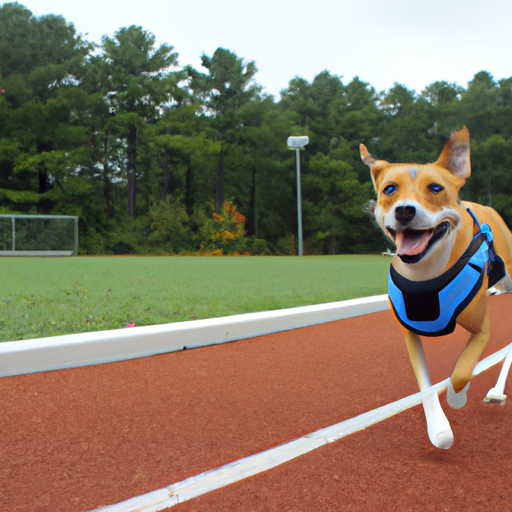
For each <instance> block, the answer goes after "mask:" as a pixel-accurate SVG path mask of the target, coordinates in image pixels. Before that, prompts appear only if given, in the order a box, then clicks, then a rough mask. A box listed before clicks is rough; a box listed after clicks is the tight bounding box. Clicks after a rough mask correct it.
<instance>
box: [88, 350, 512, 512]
mask: <svg viewBox="0 0 512 512" xmlns="http://www.w3.org/2000/svg"><path fill="white" fill-rule="evenodd" d="M510 350H512V343H511V344H509V345H507V346H506V347H504V348H502V349H501V350H499V351H498V352H495V353H494V354H491V355H490V356H488V357H486V358H485V359H484V360H482V361H480V362H479V363H478V364H477V365H476V367H475V370H474V372H473V375H474V376H476V375H479V374H480V373H482V372H484V371H485V370H488V369H489V368H491V367H492V366H494V365H496V364H498V363H499V362H500V361H502V360H503V359H504V358H505V357H506V355H507V353H508V352H509V351H510ZM449 382H450V379H445V380H443V381H441V382H438V383H437V384H435V385H434V386H432V387H431V388H429V390H427V391H433V392H434V391H435V392H437V393H441V392H442V391H444V390H445V389H446V388H447V387H448V383H449ZM420 403H421V393H416V394H414V395H410V396H408V397H406V398H402V399H400V400H397V401H396V402H392V403H390V404H387V405H384V406H382V407H379V408H377V409H374V410H372V411H368V412H365V413H363V414H360V415H359V416H355V417H354V418H350V419H348V420H345V421H342V422H340V423H337V424H335V425H332V426H330V427H327V428H323V429H321V430H317V431H316V432H313V433H311V434H307V435H305V436H303V437H300V438H299V439H295V440H294V441H290V442H288V443H285V444H282V445H280V446H276V447H275V448H271V449H269V450H266V451H263V452H260V453H256V454H254V455H251V456H249V457H245V458H243V459H240V460H237V461H235V462H231V463H230V464H226V465H225V466H220V467H218V468H215V469H212V470H210V471H206V472H204V473H200V474H199V475H196V476H193V477H190V478H187V479H186V480H182V481H181V482H177V483H175V484H172V485H169V486H168V487H163V488H162V489H158V490H156V491H152V492H149V493H147V494H143V495H141V496H137V497H135V498H131V499H129V500H126V501H123V502H121V503H117V504H115V505H109V506H106V507H103V508H99V509H95V512H157V511H159V510H163V509H165V508H170V507H172V506H174V505H177V504H178V503H183V502H184V501H188V500H190V499H192V498H196V497H198V496H201V495H202V494H206V493H207V492H210V491H214V490H216V489H220V488H222V487H225V486H227V485H229V484H232V483H235V482H239V481H240V480H243V479H244V478H247V477H250V476H254V475H257V474H258V473H262V472H263V471H267V470H268V469H271V468H275V467H277V466H279V465H281V464H284V463H285V462H288V461H290V460H292V459H295V458H296V457H299V456H301V455H304V454H306V453H308V452H310V451H313V450H315V449H316V448H320V447H321V446H323V445H325V444H328V443H332V442H334V441H337V440H338V439H341V438H343V437H345V436H348V435H350V434H353V433H355V432H358V431H359V430H363V429H365V428H367V427H369V426H371V425H374V424H375V423H378V422H380V421H383V420H385V419H387V418H390V417H391V416H394V415H396V414H399V413H401V412H403V411H405V410H407V409H410V408H411V407H415V406H416V405H419V404H420Z"/></svg>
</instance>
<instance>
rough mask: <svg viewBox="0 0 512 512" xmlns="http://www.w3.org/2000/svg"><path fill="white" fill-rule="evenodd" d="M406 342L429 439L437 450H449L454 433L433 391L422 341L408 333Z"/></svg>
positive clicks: (406, 333) (415, 335)
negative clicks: (419, 392) (419, 393)
mask: <svg viewBox="0 0 512 512" xmlns="http://www.w3.org/2000/svg"><path fill="white" fill-rule="evenodd" d="M405 342H406V344H407V350H408V351H409V357H410V359H411V363H412V367H413V370H414V375H415V376H416V380H417V381H418V386H419V388H420V391H421V400H422V402H423V410H424V411H425V418H426V420H427V432H428V437H429V439H430V442H431V443H432V444H433V445H434V446H435V447H436V448H441V449H443V450H447V449H448V448H450V447H451V446H452V444H453V432H452V429H451V427H450V423H449V421H448V418H447V417H446V415H445V414H444V411H443V409H442V407H441V403H440V402H439V396H438V394H437V392H436V391H432V389H431V382H430V375H429V373H428V368H427V362H426V360H425V353H424V351H423V345H422V343H421V339H420V337H419V336H418V335H417V334H414V333H412V332H410V331H406V332H405Z"/></svg>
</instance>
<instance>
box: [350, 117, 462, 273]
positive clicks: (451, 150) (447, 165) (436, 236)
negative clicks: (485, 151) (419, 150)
mask: <svg viewBox="0 0 512 512" xmlns="http://www.w3.org/2000/svg"><path fill="white" fill-rule="evenodd" d="M360 151H361V158H362V160H363V162H364V163H365V164H366V165H368V167H370V169H371V174H372V180H373V184H374V187H375V191H376V192H377V204H376V207H375V219H376V220H377V223H378V224H379V226H380V227H381V229H382V230H383V231H384V233H386V235H388V236H389V237H390V238H391V239H392V240H393V242H394V243H395V245H396V248H397V254H398V256H399V257H400V259H401V260H402V261H403V262H404V263H407V264H414V263H418V262H419V261H422V260H423V259H424V258H425V259H427V258H428V259H430V257H431V256H432V257H435V256H434V255H435V254H436V253H437V252H438V248H439V250H441V247H443V248H444V249H446V247H447V245H450V244H451V245H452V244H453V238H454V234H455V232H456V231H457V229H458V227H459V226H460V223H461V216H462V214H463V213H462V212H463V210H464V208H463V207H462V206H461V204H460V202H459V190H460V188H461V187H462V186H463V185H464V183H465V182H466V179H467V178H468V177H469V175H470V174H471V164H470V158H469V131H468V129H467V128H466V127H464V128H462V129H461V130H458V131H455V132H453V133H452V134H451V136H450V138H449V139H448V141H447V142H446V144H445V145H444V148H443V150H442V152H441V154H440V156H439V158H438V159H437V161H436V162H434V163H432V164H426V165H418V164H390V163H388V162H386V161H384V160H375V159H374V158H373V157H372V156H371V155H370V154H369V153H368V150H367V149H366V146H365V145H364V144H361V147H360ZM451 245H450V246H451Z"/></svg>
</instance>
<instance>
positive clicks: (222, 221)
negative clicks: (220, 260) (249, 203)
mask: <svg viewBox="0 0 512 512" xmlns="http://www.w3.org/2000/svg"><path fill="white" fill-rule="evenodd" d="M201 239H202V240H201V252H202V253H216V254H239V253H242V252H244V251H245V250H246V244H247V239H246V237H245V217H244V216H243V215H242V214H241V213H240V212H239V211H238V210H237V208H236V206H235V205H234V204H233V203H232V202H230V201H227V200H226V201H224V207H223V208H222V211H221V212H220V213H215V212H214V213H213V218H212V219H208V220H207V221H206V223H205V224H204V227H203V228H202V230H201Z"/></svg>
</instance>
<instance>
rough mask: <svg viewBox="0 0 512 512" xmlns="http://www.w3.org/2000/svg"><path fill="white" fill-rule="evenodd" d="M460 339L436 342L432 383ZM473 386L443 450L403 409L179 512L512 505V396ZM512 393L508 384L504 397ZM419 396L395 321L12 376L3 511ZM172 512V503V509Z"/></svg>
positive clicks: (105, 492) (490, 378)
mask: <svg viewBox="0 0 512 512" xmlns="http://www.w3.org/2000/svg"><path fill="white" fill-rule="evenodd" d="M490 303H491V322H492V324H491V325H492V341H491V343H490V345H489V348H488V350H487V352H486V354H488V353H491V352H494V351H495V350H497V349H499V348H501V347H502V346H504V345H506V344H508V343H510V342H511V341H512V336H511V335H510V332H511V329H510V327H511V326H512V318H511V314H510V312H511V311H512V296H500V297H492V298H491V299H490ZM466 340H467V334H466V333H465V332H464V331H462V330H456V332H455V333H454V334H452V335H450V336H449V337H445V338H441V339H436V340H427V341H426V343H425V344H426V353H427V358H428V361H429V366H430V368H431V373H432V378H433V381H434V382H437V381H438V380H441V379H443V378H445V377H447V376H448V375H449V374H450V372H451V369H452V368H453V365H454V363H455V361H456V359H457V357H458V355H459V354H460V351H461V350H462V348H463V347H464V345H465V343H466ZM498 371H499V367H494V368H493V369H491V370H489V371H488V372H486V373H485V374H483V375H481V376H478V377H476V378H475V379H473V381H472V383H471V389H470V391H469V400H468V405H467V406H466V407H465V408H464V409H462V410H459V411H454V410H451V409H450V408H449V407H448V406H447V405H446V402H445V399H444V396H443V397H442V399H441V402H442V404H443V406H444V408H445V411H446V413H447V415H448V417H449V420H450V422H451V424H452V428H453V430H454V433H455V444H454V446H453V447H452V448H451V449H450V450H448V451H440V450H437V449H436V448H434V447H432V446H431V445H430V443H429V441H428V438H427V434H426V427H425V421H424V417H423V412H422V409H421V408H420V407H416V408H414V409H411V410H409V411H406V412H405V413H402V414H400V415H399V416H395V417H393V418H391V419H388V420H386V421H384V422H382V423H379V424H377V425H375V426H372V427H370V428H368V429H366V430H364V431H362V432H359V433H357V434H354V435H351V436H349V437H346V438H344V439H342V440H340V441H337V442H335V443H333V444H330V445H326V446H325V447H323V448H320V449H318V450H315V451H314V452H312V453H309V454H307V455H304V456H302V457H300V458H298V459H296V460H294V461H291V462H289V463H287V464H283V465H282V466H279V467H278V468H275V469H273V470H271V471H268V472H265V473H262V474H260V475H257V476H254V477H252V478H249V479H246V480H243V481H241V482H239V483H237V484H233V485H230V486H228V487H226V488H223V489H220V490H218V491H214V492H211V493H208V494H205V495H203V496H201V497H199V498H195V499H193V500H191V501H189V502H185V503H182V504H179V505H177V506H175V507H173V508H172V510H173V511H177V512H183V511H217V510H223V511H226V510H237V511H239V510H244V511H274V510H275V511H278V510H279V511H282V510H290V511H311V510H322V511H331V510H332V511H335V510H336V511H338V510H343V511H361V512H363V511H365V512H366V511H368V510H382V511H395V510H396V511H401V512H402V511H430V510H431V511H462V510H464V511H481V510H493V511H510V510H512V481H511V479H510V474H511V472H512V442H511V441H510V434H511V432H512V399H510V402H508V403H506V405H504V406H498V405H489V404H484V403H482V398H483V397H484V396H485V394H486V393H487V391H488V390H489V388H491V387H492V386H493V385H494V383H495V380H496V378H497V375H498ZM507 389H508V390H509V392H511V391H512V389H511V388H510V384H508V387H507V388H506V390H505V392H507ZM416 391H417V386H416V382H415V379H414V376H413V373H412V369H411V367H410V364H409V361H408V357H407V353H406V349H405V345H404V342H403V339H402V336H401V334H400V332H399V330H398V328H397V327H396V326H395V324H394V322H393V321H392V319H391V315H390V314H389V312H382V313H376V314H372V315H368V316H363V317H358V318H353V319H349V320H343V321H339V322H332V323H329V324H324V325H319V326H312V327H307V328H303V329H298V330H294V331H288V332H284V333H278V334H273V335H269V336H263V337H259V338H253V339H248V340H244V341H238V342H235V343H229V344H225V345H217V346H212V347H205V348H201V349H195V350H185V351H182V352H174V353H170V354H165V355H160V356H154V357H148V358H143V359H137V360H132V361H124V362H119V363H111V364H104V365H97V366H88V367H83V368H74V369H69V370H59V371H53V372H45V373H39V374H31V375H22V376H16V377H5V378H1V379H0V397H1V405H0V407H1V414H0V432H1V438H0V458H1V460H2V464H1V465H0V511H1V512H17V511H20V512H21V511H23V512H43V511H45V512H46V511H47V512H57V511H62V512H83V511H86V510H92V509H95V508H98V507H101V506H105V505H108V504H113V503H117V502H119V501H122V500H125V499H128V498H131V497H133V496H137V495H139V494H142V493H145V492H149V491H152V490H154V489H158V488H161V487H164V486H167V485H170V484H172V483H174V482H177V481H180V480H183V479H185V478H187V477H190V476H193V475H196V474H198V473H201V472H203V471H206V470H209V469H213V468H215V467H218V466H221V465H224V464H226V463H228V462H230V461H233V460H237V459H240V458H242V457H246V456H248V455H250V454H253V453H256V452H260V451H262V450H265V449H268V448H271V447H274V446H276V445H278V444H282V443H284V442H287V441H290V440H292V439H295V438H297V437H300V436H302V435H304V434H306V433H309V432H312V431H315V430H318V429H320V428H323V427H326V426H329V425H332V424H334V423H338V422H340V421H342V420H345V419H348V418H351V417H353V416H356V415H358V414H361V413H363V412H366V411H368V410H371V409H374V408H376V407H379V406H382V405H385V404H387V403H389V402H391V401H394V400H397V399H399V398H402V397H404V396H407V395H410V394H412V393H415V392H416ZM169 510H170V509H169Z"/></svg>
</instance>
